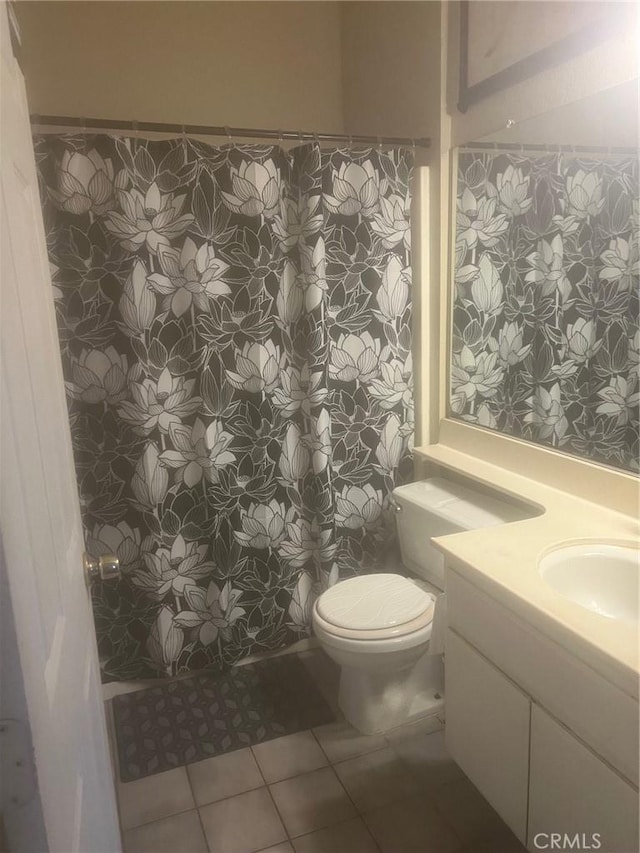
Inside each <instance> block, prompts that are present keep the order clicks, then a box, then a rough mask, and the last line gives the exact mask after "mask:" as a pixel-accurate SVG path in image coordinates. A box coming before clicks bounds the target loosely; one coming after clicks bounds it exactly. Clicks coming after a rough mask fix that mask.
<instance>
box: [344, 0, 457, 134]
mask: <svg viewBox="0 0 640 853" xmlns="http://www.w3.org/2000/svg"><path fill="white" fill-rule="evenodd" d="M340 5H341V6H342V55H343V86H344V114H345V129H346V130H347V131H351V132H352V133H370V134H373V135H374V136H377V135H380V136H382V135H385V134H389V135H395V136H430V137H433V138H434V139H435V140H437V138H438V127H439V123H440V116H439V109H440V3H438V2H434V0H421V2H402V0H400V2H379V3H376V2H369V3H366V2H365V3H357V2H356V3H342V4H340ZM436 149H437V145H436Z"/></svg>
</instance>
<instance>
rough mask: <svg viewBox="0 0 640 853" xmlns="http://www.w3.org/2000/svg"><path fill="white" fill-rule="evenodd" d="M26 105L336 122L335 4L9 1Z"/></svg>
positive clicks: (64, 110)
mask: <svg viewBox="0 0 640 853" xmlns="http://www.w3.org/2000/svg"><path fill="white" fill-rule="evenodd" d="M17 11H18V17H19V20H20V24H21V27H22V31H23V43H24V51H23V54H24V55H23V69H24V72H25V76H26V80H27V92H28V96H29V104H30V108H31V111H32V112H35V113H40V114H47V113H49V114H57V115H73V116H87V117H92V116H93V117H100V118H115V119H131V120H138V121H165V122H175V123H185V124H215V125H231V126H233V125H235V126H241V127H266V128H273V129H277V128H280V127H282V128H286V129H296V130H297V129H303V130H318V131H332V132H340V131H341V130H342V126H343V117H342V115H343V111H342V79H341V77H342V68H341V47H340V4H337V3H330V2H327V3H324V2H310V3H306V2H305V3H287V2H247V3H241V2H183V3H177V2H149V3H147V2H131V0H129V2H42V3H40V2H19V3H18V10H17Z"/></svg>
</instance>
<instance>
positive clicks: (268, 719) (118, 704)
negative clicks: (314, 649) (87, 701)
mask: <svg viewBox="0 0 640 853" xmlns="http://www.w3.org/2000/svg"><path fill="white" fill-rule="evenodd" d="M113 715H114V721H115V730H116V740H117V745H118V763H119V765H120V779H121V780H122V781H123V782H131V781H132V780H134V779H141V778H142V777H143V776H151V775H153V774H154V773H161V772H162V771H163V770H170V769H171V768H172V767H180V766H181V765H183V764H192V763H193V762H194V761H200V760H202V759H203V758H211V757H212V756H214V755H221V754H222V753H223V752H231V751H232V750H234V749H242V748H243V747H245V746H251V745H252V744H255V743H261V742H262V741H265V740H272V739H273V738H276V737H281V736H282V735H287V734H292V733H293V732H299V731H303V730H304V729H310V728H312V727H313V726H321V725H323V724H324V723H330V722H332V721H333V720H334V719H335V718H334V715H333V712H332V711H331V709H330V708H329V706H328V705H327V703H326V701H325V700H324V698H323V696H322V694H321V693H320V691H319V690H318V688H317V686H316V684H315V682H314V681H313V680H312V678H311V676H310V675H309V672H308V671H307V669H306V667H305V665H304V664H303V663H302V661H300V659H299V658H298V656H297V655H295V654H290V655H282V656H281V657H277V658H271V659H270V660H264V661H260V662H259V663H253V664H247V665H246V666H238V667H235V668H233V669H231V670H229V671H228V672H225V673H216V674H212V675H197V676H194V677H192V678H183V679H181V680H179V681H168V682H167V683H166V684H162V685H160V686H159V687H149V688H147V689H145V690H138V691H136V692H135V693H125V694H123V695H121V696H115V697H114V699H113Z"/></svg>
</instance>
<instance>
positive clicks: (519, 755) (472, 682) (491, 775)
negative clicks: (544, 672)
mask: <svg viewBox="0 0 640 853" xmlns="http://www.w3.org/2000/svg"><path fill="white" fill-rule="evenodd" d="M530 704H531V703H530V701H529V698H528V696H526V695H525V694H524V693H522V691H521V690H519V689H518V688H517V687H516V686H515V685H514V684H513V682H512V681H510V680H509V679H508V678H506V676H504V675H503V674H502V673H501V672H500V671H499V670H497V669H496V668H495V667H494V666H493V665H492V664H491V663H489V661H488V660H487V659H486V658H484V657H482V655H480V654H479V653H478V652H477V651H476V650H475V649H474V648H473V646H470V645H469V644H468V643H467V642H466V641H465V640H463V639H462V637H460V636H459V635H458V634H456V632H455V631H452V630H451V629H449V630H448V631H447V642H446V647H445V712H446V725H445V738H446V743H447V748H448V750H449V752H450V753H451V755H452V756H453V758H454V760H455V761H456V762H457V763H458V764H459V765H460V767H461V768H462V769H463V770H464V772H465V773H466V774H467V776H468V777H469V779H471V781H472V782H473V784H474V785H475V786H476V787H477V788H478V790H479V791H480V792H481V793H482V794H483V796H484V797H485V798H486V799H487V800H488V801H489V802H490V803H491V805H492V806H493V807H494V809H495V810H496V811H497V812H498V814H499V815H500V816H501V817H502V819H503V820H504V822H505V823H506V824H508V826H510V827H511V829H512V830H513V832H514V833H515V834H516V835H517V836H518V838H519V839H520V840H521V841H522V842H524V841H525V839H526V837H527V785H528V777H529V718H530Z"/></svg>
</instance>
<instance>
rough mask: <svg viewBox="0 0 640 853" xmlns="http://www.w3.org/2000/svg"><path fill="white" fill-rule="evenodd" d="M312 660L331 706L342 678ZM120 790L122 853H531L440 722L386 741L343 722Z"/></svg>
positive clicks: (312, 655) (309, 656)
mask: <svg viewBox="0 0 640 853" xmlns="http://www.w3.org/2000/svg"><path fill="white" fill-rule="evenodd" d="M304 656H306V661H307V664H308V666H309V668H310V669H311V670H312V671H314V669H315V671H316V674H317V676H318V679H319V684H320V686H321V688H322V689H323V692H325V695H327V698H328V699H329V698H330V699H331V701H332V704H334V703H335V696H336V692H335V686H336V681H335V672H330V670H329V668H328V666H327V663H326V661H325V660H323V659H322V657H321V656H322V652H320V651H318V652H306V653H304ZM301 657H303V655H302V654H301ZM117 789H118V802H119V808H120V820H121V824H122V830H123V843H124V851H125V853H256V851H262V853H519V852H520V851H524V848H523V847H522V846H521V845H520V843H519V842H518V840H517V839H516V838H515V837H514V836H513V835H512V833H511V832H510V831H509V830H508V829H507V827H506V826H505V825H504V823H503V822H502V821H501V820H500V818H499V817H498V815H497V814H496V813H495V812H494V811H493V809H491V807H490V806H489V805H488V803H487V802H486V801H485V800H484V799H483V798H482V797H481V796H480V794H479V793H478V791H477V790H476V789H475V788H474V787H473V785H471V783H470V782H469V781H468V780H467V779H466V777H465V776H464V774H463V773H462V771H461V770H460V769H459V768H458V767H457V765H456V764H455V763H454V762H453V761H452V760H451V758H450V757H449V756H448V755H447V752H446V749H445V746H444V732H443V729H442V722H441V720H440V719H439V718H438V717H431V718H428V719H425V720H423V721H421V722H420V723H417V724H414V725H412V726H407V727H404V728H402V729H397V730H395V731H394V732H390V733H388V734H387V735H386V736H385V737H382V736H374V737H367V736H364V735H361V734H359V733H358V732H356V731H354V730H353V729H352V728H351V727H350V726H349V725H348V724H347V723H346V722H344V721H343V720H341V719H338V721H337V722H335V723H330V724H329V725H326V726H321V727H320V728H317V729H313V730H310V731H304V732H298V733H296V734H293V735H287V736H285V737H282V738H278V739H277V740H272V741H268V742H266V743H262V744H259V745H258V746H254V747H250V748H247V749H241V750H237V751H235V752H230V753H226V754H224V755H221V756H216V757H214V758H209V759H206V760H204V761H200V762H197V763H195V764H190V765H189V766H188V767H179V768H176V769H174V770H169V771H166V772H164V773H159V774H157V775H155V776H148V777H146V778H144V779H139V780H137V781H135V782H127V783H118V786H117Z"/></svg>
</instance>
